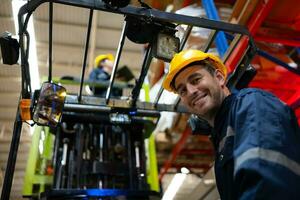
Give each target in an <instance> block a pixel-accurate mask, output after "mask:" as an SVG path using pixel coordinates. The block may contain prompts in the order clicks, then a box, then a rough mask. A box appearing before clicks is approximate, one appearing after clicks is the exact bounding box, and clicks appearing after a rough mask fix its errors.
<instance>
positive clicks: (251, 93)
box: [236, 88, 286, 106]
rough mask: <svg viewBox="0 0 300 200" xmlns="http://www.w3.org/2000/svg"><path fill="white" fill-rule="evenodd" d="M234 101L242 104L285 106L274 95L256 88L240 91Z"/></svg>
mask: <svg viewBox="0 0 300 200" xmlns="http://www.w3.org/2000/svg"><path fill="white" fill-rule="evenodd" d="M236 100H237V101H238V102H240V103H242V104H252V105H253V104H260V105H263V104H267V105H269V104H273V105H277V106H279V105H286V104H285V103H284V102H283V101H281V100H280V99H279V98H278V97H276V96H275V95H274V94H272V93H270V92H268V91H265V90H262V89H258V88H244V89H241V90H240V91H238V92H237V93H236ZM269 106H270V105H269Z"/></svg>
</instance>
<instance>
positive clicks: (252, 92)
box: [236, 88, 277, 98]
mask: <svg viewBox="0 0 300 200" xmlns="http://www.w3.org/2000/svg"><path fill="white" fill-rule="evenodd" d="M236 96H237V97H238V98H244V97H256V98H259V97H261V96H266V97H272V98H277V97H275V96H274V95H273V94H272V93H270V92H267V91H265V90H262V89H258V88H244V89H241V90H239V91H238V92H237V93H236Z"/></svg>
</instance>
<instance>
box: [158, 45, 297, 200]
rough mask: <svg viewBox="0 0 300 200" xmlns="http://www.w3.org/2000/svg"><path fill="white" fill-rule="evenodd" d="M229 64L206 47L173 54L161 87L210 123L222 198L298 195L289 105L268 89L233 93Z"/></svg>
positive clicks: (294, 123)
mask: <svg viewBox="0 0 300 200" xmlns="http://www.w3.org/2000/svg"><path fill="white" fill-rule="evenodd" d="M226 77H227V70H226V67H225V65H224V64H223V63H222V62H221V60H220V59H219V58H218V57H216V56H214V55H212V54H209V53H203V52H202V51H198V50H185V51H182V52H180V53H178V54H176V55H175V56H174V57H173V59H172V61H171V63H170V70H169V73H168V74H167V76H166V78H165V80H164V82H163V87H164V88H165V89H166V90H168V91H171V92H174V93H177V94H178V95H179V96H180V98H181V100H182V103H183V104H184V105H185V106H186V107H187V108H188V109H189V110H190V112H191V113H194V114H195V115H197V116H198V117H200V118H202V119H204V120H206V121H207V122H208V123H209V124H210V125H211V126H212V128H213V131H212V133H211V136H212V142H213V144H214V147H215V153H216V155H215V175H216V182H217V187H218V190H219V193H220V197H221V199H222V200H234V199H247V200H248V199H264V200H268V199H272V200H274V199H293V200H296V199H300V190H299V185H300V131H299V126H298V123H297V120H296V117H295V115H294V113H293V111H292V110H291V109H290V108H289V107H288V106H286V105H285V104H284V103H283V102H281V101H280V100H279V99H278V98H276V97H275V96H273V95H272V94H270V93H267V92H264V91H262V90H259V89H254V88H246V89H242V90H240V91H235V92H233V93H231V92H230V91H229V89H228V88H227V87H226Z"/></svg>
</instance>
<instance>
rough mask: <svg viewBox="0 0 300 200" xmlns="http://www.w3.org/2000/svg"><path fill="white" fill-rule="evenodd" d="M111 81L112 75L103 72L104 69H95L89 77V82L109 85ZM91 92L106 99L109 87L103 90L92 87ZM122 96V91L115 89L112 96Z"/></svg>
mask: <svg viewBox="0 0 300 200" xmlns="http://www.w3.org/2000/svg"><path fill="white" fill-rule="evenodd" d="M109 79H110V75H109V74H108V73H107V72H106V71H104V70H103V68H102V67H98V68H94V69H93V71H92V72H91V73H90V75H89V81H91V82H95V83H97V82H98V83H107V84H108V81H109ZM90 88H91V90H92V91H93V92H94V95H96V96H101V97H105V95H106V90H107V87H104V88H101V87H90ZM121 95H122V90H121V89H117V88H114V89H113V90H112V94H111V96H113V97H117V96H121Z"/></svg>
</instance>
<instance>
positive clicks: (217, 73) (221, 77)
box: [215, 69, 226, 86]
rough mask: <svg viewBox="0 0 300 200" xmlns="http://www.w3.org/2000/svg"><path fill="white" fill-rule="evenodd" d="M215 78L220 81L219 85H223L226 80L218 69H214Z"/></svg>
mask: <svg viewBox="0 0 300 200" xmlns="http://www.w3.org/2000/svg"><path fill="white" fill-rule="evenodd" d="M215 78H216V79H217V80H218V82H219V83H220V85H221V86H224V85H225V82H226V80H225V77H224V75H223V74H222V73H221V71H220V70H218V69H216V71H215Z"/></svg>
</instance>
